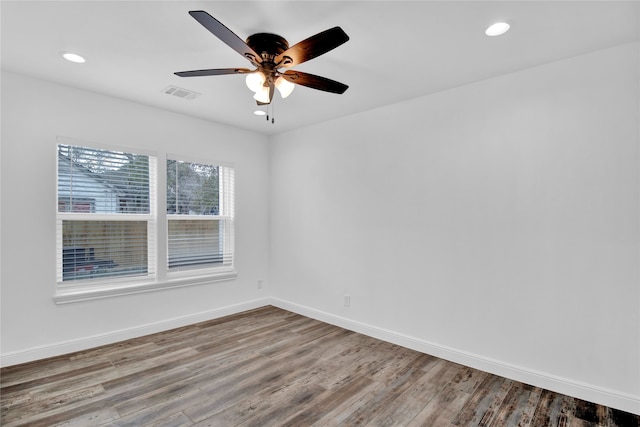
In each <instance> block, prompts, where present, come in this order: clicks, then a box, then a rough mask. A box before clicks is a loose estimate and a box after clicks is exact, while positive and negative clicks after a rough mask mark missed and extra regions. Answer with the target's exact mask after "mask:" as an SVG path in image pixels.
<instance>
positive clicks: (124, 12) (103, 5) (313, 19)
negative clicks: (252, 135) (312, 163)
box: [0, 0, 640, 135]
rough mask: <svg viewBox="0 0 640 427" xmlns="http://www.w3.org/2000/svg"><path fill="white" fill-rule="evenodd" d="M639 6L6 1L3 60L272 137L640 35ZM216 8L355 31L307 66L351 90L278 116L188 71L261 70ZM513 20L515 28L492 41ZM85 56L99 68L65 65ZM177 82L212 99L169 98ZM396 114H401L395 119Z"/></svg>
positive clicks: (312, 96)
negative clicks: (229, 34) (226, 36)
mask: <svg viewBox="0 0 640 427" xmlns="http://www.w3.org/2000/svg"><path fill="white" fill-rule="evenodd" d="M639 6H640V3H639V2H638V1H623V2H616V1H585V2H582V1H546V2H545V1H406V2H405V1H316V2H311V1H255V2H248V1H224V2H223V1H66V2H58V1H43V2H36V1H24V0H23V1H4V0H3V1H2V2H1V3H0V7H1V9H0V13H1V36H2V51H1V53H2V57H1V59H2V68H3V69H6V70H8V71H13V72H18V73H23V74H27V75H31V76H34V77H38V78H42V79H46V80H50V81H54V82H58V83H62V84H65V85H70V86H75V87H78V88H82V89H87V90H91V91H95V92H99V93H103V94H107V95H111V96H115V97H119V98H124V99H128V100H131V101H135V102H139V103H142V104H146V105H152V106H155V107H159V108H163V109H166V110H170V111H175V112H179V113H183V114H187V115H191V116H196V117H200V118H204V119H208V120H212V121H216V122H221V123H226V124H230V125H233V126H236V127H240V128H245V129H249V130H252V131H255V132H260V133H263V134H268V135H269V134H275V133H280V132H284V131H287V130H290V129H293V128H296V127H300V126H305V125H309V124H312V123H317V122H322V121H325V120H329V119H331V118H335V117H339V116H345V115H349V114H354V113H358V112H360V111H365V110H370V109H373V108H376V107H379V106H382V105H386V104H391V103H395V102H400V101H403V100H406V99H410V98H415V97H418V96H422V95H425V94H429V93H434V92H438V91H442V90H445V89H448V88H452V87H456V86H460V85H464V84H467V83H470V82H474V81H478V80H482V79H486V78H490V77H493V76H497V75H501V74H506V73H510V72H514V71H517V70H521V69H524V68H528V67H533V66H536V65H540V64H544V63H548V62H551V61H555V60H558V59H561V58H565V57H570V56H575V55H579V54H582V53H586V52H590V51H594V50H598V49H602V48H606V47H610V46H614V45H617V44H622V43H626V42H630V41H634V40H638V39H639V38H640V37H639V33H640V30H639V16H640V12H639V10H640V9H639ZM189 10H205V11H207V12H208V13H210V14H211V15H212V16H214V17H215V18H216V19H218V20H219V21H221V22H222V23H224V24H225V25H226V26H227V27H229V28H230V29H231V30H232V31H233V32H235V33H236V34H237V35H238V36H239V37H240V38H242V39H245V38H246V37H247V36H249V35H251V34H254V33H257V32H272V33H276V34H279V35H281V36H283V37H285V38H286V39H287V40H288V41H289V44H290V45H293V44H295V43H297V42H299V41H301V40H303V39H306V38H307V37H309V36H311V35H313V34H316V33H318V32H320V31H323V30H325V29H328V28H331V27H334V26H341V27H342V28H343V29H344V30H345V32H346V33H347V34H348V35H349V36H350V38H351V39H350V40H349V41H348V42H347V43H346V44H344V45H342V46H340V47H338V48H337V49H335V50H332V51H330V52H328V53H326V54H325V55H323V56H320V57H318V58H315V59H313V60H311V61H309V62H306V63H304V64H301V65H299V66H297V67H294V69H297V70H300V71H305V72H309V73H312V74H317V75H322V76H325V77H328V78H331V79H333V80H338V81H340V82H343V83H345V84H347V85H349V86H350V87H349V89H348V90H347V91H346V92H345V93H344V94H343V95H336V94H331V93H325V92H321V91H317V90H313V89H309V88H306V87H302V86H298V87H296V90H295V91H294V92H293V94H292V95H291V96H290V97H289V98H287V99H284V100H282V99H280V98H279V96H278V95H276V99H275V101H274V104H273V108H274V116H275V119H276V122H275V124H271V123H268V122H267V121H266V120H265V118H264V117H258V116H254V115H253V114H252V112H253V111H254V110H255V109H256V105H255V101H254V100H253V99H252V93H251V92H250V91H249V90H248V89H247V87H246V86H245V83H244V77H243V76H239V75H227V76H212V77H193V78H180V77H177V76H174V75H173V73H174V72H175V71H184V70H196V69H203V68H227V67H249V68H250V64H249V62H248V61H246V60H245V59H244V58H242V57H241V56H240V55H239V54H237V53H236V52H235V51H233V50H232V49H231V48H229V47H228V46H227V45H225V44H224V43H223V42H221V41H220V40H219V39H217V38H216V37H215V36H213V35H212V34H211V33H209V32H208V31H207V30H206V29H205V28H204V27H202V26H201V25H200V24H199V23H198V22H197V21H196V20H195V19H193V18H192V17H191V16H190V15H189V14H188V13H187V12H188V11H189ZM499 20H506V21H507V22H509V23H510V24H511V25H512V27H511V31H509V32H508V33H507V34H505V35H503V36H500V37H487V36H485V35H484V30H485V28H486V27H487V26H488V25H489V24H491V23H493V22H496V21H499ZM61 51H72V52H77V53H80V54H82V55H84V56H85V57H86V58H87V62H86V63H85V64H73V63H70V62H67V61H65V60H63V59H62V58H61V57H60V54H59V52H61ZM168 85H175V86H178V87H182V88H186V89H189V90H192V91H196V92H199V93H201V94H202V95H201V96H200V97H198V98H197V99H195V100H191V101H188V100H184V99H180V98H177V97H174V96H169V95H166V94H164V93H163V89H164V88H165V87H166V86H168ZM390 119H392V118H390Z"/></svg>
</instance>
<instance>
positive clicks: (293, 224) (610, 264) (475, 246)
mask: <svg viewBox="0 0 640 427" xmlns="http://www.w3.org/2000/svg"><path fill="white" fill-rule="evenodd" d="M638 48H639V47H638V44H637V43H636V44H631V45H624V46H620V47H617V48H613V49H609V50H604V51H599V52H595V53H592V54H589V55H583V56H580V57H576V58H571V59H567V60H563V61H560V62H556V63H552V64H547V65H544V66H541V67H537V68H534V69H529V70H525V71H522V72H518V73H514V74H510V75H506V76H503V77H499V78H495V79H491V80H486V81H482V82H477V83H474V84H470V85H468V86H464V87H459V88H455V89H451V90H448V91H445V92H441V93H437V94H433V95H431V96H426V97H421V98H418V99H415V100H412V101H409V102H403V103H400V104H396V105H391V106H387V107H384V108H380V109H376V110H374V111H369V112H366V113H362V114H358V115H354V116H350V117H345V118H341V119H339V120H335V121H332V122H330V123H325V124H322V125H317V126H313V127H309V128H306V129H301V130H297V131H291V132H289V133H286V134H282V135H279V136H277V137H274V138H273V139H272V141H271V143H272V149H271V192H270V194H271V203H272V209H271V221H272V228H271V240H270V241H271V283H272V287H273V289H272V293H273V295H274V296H275V297H277V298H281V299H282V300H284V301H287V304H285V305H288V306H290V307H292V308H294V309H295V308H297V309H298V310H299V311H301V312H307V313H309V314H311V315H316V316H317V317H320V318H324V319H326V320H330V321H331V320H333V321H335V322H336V323H341V324H343V325H351V326H353V327H355V328H356V329H358V328H360V329H361V330H364V331H369V332H372V333H373V334H374V335H375V334H377V335H379V336H387V337H391V338H392V339H393V337H395V338H396V341H399V342H403V343H414V344H415V345H414V346H415V347H417V348H421V349H426V350H432V351H433V352H439V353H440V355H443V356H445V357H449V358H452V359H457V360H459V361H462V362H464V363H468V364H471V365H472V366H473V365H476V366H478V367H481V368H485V369H487V370H493V371H496V372H498V373H503V374H506V375H507V376H511V377H514V376H515V377H519V378H520V379H525V380H530V381H532V382H535V383H537V384H536V385H543V386H548V387H549V388H554V387H555V388H556V389H562V390H559V391H564V392H570V393H572V394H574V395H576V394H579V395H581V396H578V397H585V398H590V400H594V399H595V400H596V401H600V402H601V403H605V404H607V403H608V404H610V405H612V406H618V407H623V409H626V410H628V411H634V412H636V413H640V363H639V361H640V342H639V340H640V317H639V312H640V310H639V308H640V307H639V306H640V294H639V283H640V280H639V239H638V238H639V210H638V206H639V196H638V192H639V166H638V156H639V150H638V118H639V108H638V95H639V87H638V73H639V71H638V62H639V58H638V50H639V49H638ZM389 90H392V88H389ZM344 294H349V295H350V296H351V307H350V308H346V307H344V306H343V295H344ZM519 378H516V379H519Z"/></svg>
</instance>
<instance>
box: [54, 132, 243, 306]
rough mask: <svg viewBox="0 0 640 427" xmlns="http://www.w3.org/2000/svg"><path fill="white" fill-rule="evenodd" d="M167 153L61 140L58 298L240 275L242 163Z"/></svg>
mask: <svg viewBox="0 0 640 427" xmlns="http://www.w3.org/2000/svg"><path fill="white" fill-rule="evenodd" d="M65 141H66V140H65ZM157 158H158V156H154V155H149V154H143V153H134V152H130V151H128V150H115V149H103V148H100V149H98V148H91V147H86V146H84V145H75V144H73V143H64V144H59V145H58V149H57V159H58V168H57V196H58V197H57V199H58V200H57V231H56V232H57V246H58V249H57V263H56V265H57V287H56V297H55V300H56V302H69V301H75V300H83V299H93V298H100V297H103V296H112V295H120V294H125V293H131V292H143V291H148V290H155V289H161V288H167V287H176V286H186V285H191V284H200V283H208V282H213V281H218V280H227V279H230V278H233V277H235V276H236V273H235V271H234V269H233V252H234V200H233V198H234V170H233V168H232V167H230V166H228V165H217V164H211V163H204V162H190V161H185V160H182V159H178V158H175V157H173V156H172V157H167V160H166V162H162V163H158V162H157ZM158 176H163V177H166V197H157V194H156V188H157V182H158ZM163 196H164V195H163ZM163 229H164V230H163ZM160 231H162V232H160ZM165 232H166V233H165ZM158 236H166V240H164V239H158ZM160 254H163V255H162V256H160ZM165 256H166V258H164V257H165ZM160 259H163V261H160Z"/></svg>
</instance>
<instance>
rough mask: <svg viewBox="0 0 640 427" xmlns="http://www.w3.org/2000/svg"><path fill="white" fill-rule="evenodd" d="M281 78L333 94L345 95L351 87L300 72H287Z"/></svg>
mask: <svg viewBox="0 0 640 427" xmlns="http://www.w3.org/2000/svg"><path fill="white" fill-rule="evenodd" d="M281 76H282V77H283V78H284V79H285V80H288V81H290V82H291V83H296V84H299V85H302V86H306V87H310V88H312V89H318V90H323V91H325V92H331V93H340V94H341V93H344V91H346V90H347V89H349V86H347V85H346V84H344V83H340V82H337V81H335V80H331V79H328V78H326V77H321V76H316V75H313V74H308V73H302V72H300V71H293V70H287V71H285V72H284V73H282V74H281Z"/></svg>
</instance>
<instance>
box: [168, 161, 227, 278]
mask: <svg viewBox="0 0 640 427" xmlns="http://www.w3.org/2000/svg"><path fill="white" fill-rule="evenodd" d="M233 228H234V227H233V169H232V168H230V167H226V166H216V165H211V164H202V163H194V162H186V161H181V160H176V159H171V158H170V159H167V235H168V269H169V273H173V272H178V271H194V270H199V269H207V268H224V267H230V266H232V265H233Z"/></svg>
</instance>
